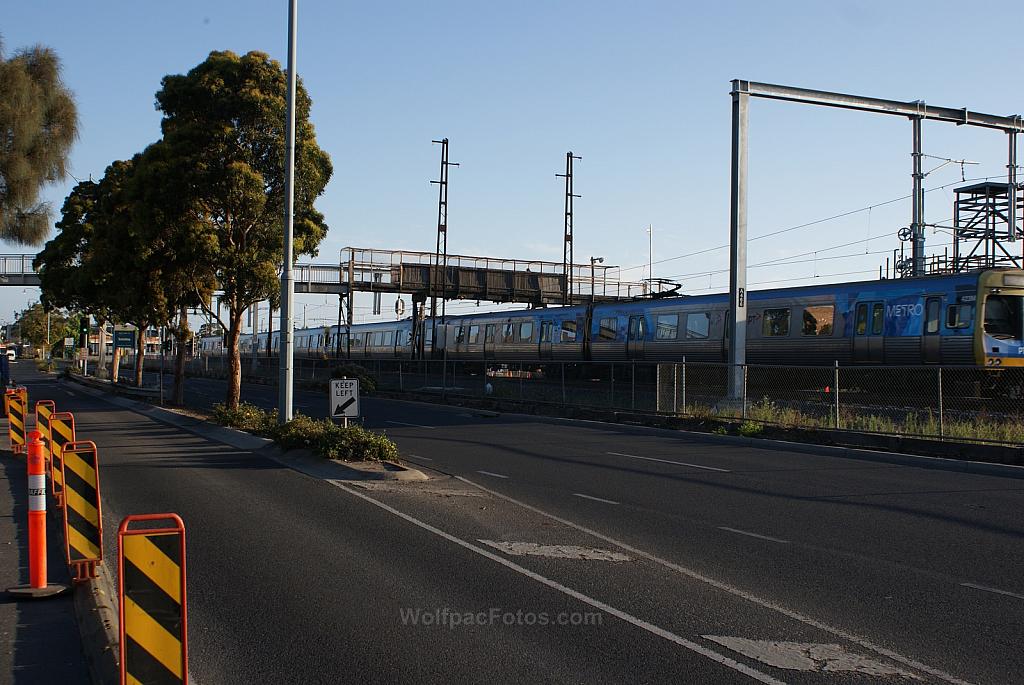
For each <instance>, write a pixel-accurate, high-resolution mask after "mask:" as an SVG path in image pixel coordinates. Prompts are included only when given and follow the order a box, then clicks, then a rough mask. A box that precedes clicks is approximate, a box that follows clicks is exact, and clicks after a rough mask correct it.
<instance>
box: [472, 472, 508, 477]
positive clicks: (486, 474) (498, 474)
mask: <svg viewBox="0 0 1024 685" xmlns="http://www.w3.org/2000/svg"><path fill="white" fill-rule="evenodd" d="M477 473H482V474H484V475H485V476H491V477H493V478H508V476H503V475H502V474H500V473H494V472H493V471H477Z"/></svg>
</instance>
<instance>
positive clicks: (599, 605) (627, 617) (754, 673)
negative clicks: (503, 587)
mask: <svg viewBox="0 0 1024 685" xmlns="http://www.w3.org/2000/svg"><path fill="white" fill-rule="evenodd" d="M327 482H328V483H330V484H331V485H334V486H336V487H339V488H341V489H342V490H344V491H345V492H347V493H349V494H350V495H355V496H356V497H358V498H360V499H363V500H366V501H367V502H369V503H370V504H373V505H374V506H377V507H380V508H381V509H383V510H384V511H387V512H389V513H391V514H394V515H395V516H397V517H398V518H400V519H403V520H405V521H408V522H409V523H411V524H413V525H414V526H419V527H420V528H422V529H423V530H426V531H429V532H431V533H433V534H434V535H437V536H438V537H441V538H444V539H445V540H448V541H449V542H452V543H455V544H456V545H458V546H460V547H462V548H464V549H468V550H469V551H470V552H473V553H475V554H479V555H480V556H482V557H486V558H487V559H490V560H491V561H494V562H497V563H499V564H501V565H502V566H504V567H505V568H508V569H511V570H512V571H515V572H516V573H519V574H521V575H524V576H526V577H527V578H530V579H532V580H535V581H537V582H538V583H541V584H542V585H546V586H547V587H549V588H551V589H553V590H556V591H557V592H560V593H562V594H563V595H567V596H569V597H572V598H573V599H576V600H579V601H580V602H583V603H584V604H588V605H590V606H592V607H594V608H595V609H599V610H600V611H603V612H605V613H607V614H611V615H612V616H615V617H616V618H619V619H622V620H623V621H625V622H627V623H630V624H632V625H634V626H636V627H637V628H640V629H641V630H646V631H647V632H649V633H651V634H652V635H657V636H658V637H660V638H663V639H665V640H668V641H669V642H673V643H675V644H677V645H679V646H680V647H683V648H685V649H688V650H690V651H691V652H695V653H697V654H700V655H701V656H703V657H705V658H707V659H710V660H711V661H714V662H716V663H719V664H721V665H722V666H725V667H726V668H731V669H733V670H734V671H738V672H740V673H742V674H744V675H746V676H749V677H751V678H753V679H754V680H757V681H759V682H762V683H769V684H770V685H785V684H784V683H783V682H782V681H781V680H776V679H775V678H773V677H771V676H770V675H768V674H767V673H762V672H760V671H758V670H756V669H753V668H751V667H750V666H747V665H746V664H741V663H740V662H738V661H736V660H734V659H731V658H729V657H727V656H725V655H724V654H719V653H718V652H716V651H714V650H712V649H708V648H707V647H704V646H702V645H699V644H697V643H696V642H691V641H690V640H687V639H686V638H684V637H680V636H679V635H676V634H675V633H673V632H670V631H668V630H665V629H664V628H661V627H659V626H656V625H654V624H653V623H649V622H647V621H645V620H643V619H641V618H637V617H636V616H633V615H632V614H628V613H626V612H625V611H622V610H620V609H616V608H615V607H613V606H611V605H610V604H605V603H604V602H602V601H601V600H598V599H594V598H592V597H589V596H587V595H585V594H583V593H582V592H579V591H578V590H573V589H572V588H570V587H567V586H565V585H562V584H561V583H559V582H558V581H555V580H551V579H550V578H547V577H545V576H542V575H540V574H539V573H535V572H533V571H531V570H529V569H528V568H524V567H522V566H520V565H519V564H516V563H514V562H511V561H509V560H508V559H505V558H504V557H501V556H498V555H497V554H495V553H493V552H489V551H488V550H486V549H484V548H483V547H479V546H478V545H474V544H473V543H472V542H467V541H466V540H463V539H461V538H458V537H455V536H454V535H452V534H451V533H446V532H445V531H443V530H441V529H440V528H435V527H434V526H432V525H430V524H429V523H426V522H424V521H420V520H419V519H417V518H415V517H414V516H410V515H409V514H406V513H404V512H401V511H399V510H398V509H395V508H394V507H391V506H389V505H387V504H384V503H383V502H380V501H378V500H375V499H374V498H372V497H370V496H369V495H364V494H363V493H361V492H356V491H355V490H352V489H351V488H349V487H346V485H345V484H344V483H342V482H341V481H336V480H328V481H327ZM470 485H473V483H470Z"/></svg>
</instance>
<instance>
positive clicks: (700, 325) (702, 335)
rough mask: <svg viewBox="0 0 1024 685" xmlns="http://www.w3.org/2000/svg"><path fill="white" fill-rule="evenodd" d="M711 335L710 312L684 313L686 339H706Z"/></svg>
mask: <svg viewBox="0 0 1024 685" xmlns="http://www.w3.org/2000/svg"><path fill="white" fill-rule="evenodd" d="M710 335H711V314H709V313H708V312H691V313H689V314H687V315H686V339H687V340H707V338H708V337H709V336H710Z"/></svg>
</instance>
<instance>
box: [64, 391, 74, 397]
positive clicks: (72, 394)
mask: <svg viewBox="0 0 1024 685" xmlns="http://www.w3.org/2000/svg"><path fill="white" fill-rule="evenodd" d="M64 392H66V393H67V394H68V395H71V396H72V397H74V396H75V393H73V392H71V391H70V390H65V391H64Z"/></svg>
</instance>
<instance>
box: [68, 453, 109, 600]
mask: <svg viewBox="0 0 1024 685" xmlns="http://www.w3.org/2000/svg"><path fill="white" fill-rule="evenodd" d="M61 469H62V472H61V475H62V481H63V483H64V543H65V544H64V549H65V552H66V556H67V560H68V566H70V567H71V570H72V571H73V572H74V580H75V582H81V581H83V580H87V579H89V578H95V577H96V564H98V563H99V562H100V561H102V560H103V512H102V509H101V508H100V474H99V462H98V460H97V454H96V443H94V442H93V441H92V440H79V441H76V442H69V443H67V444H66V445H64V449H63V450H62V454H61Z"/></svg>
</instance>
